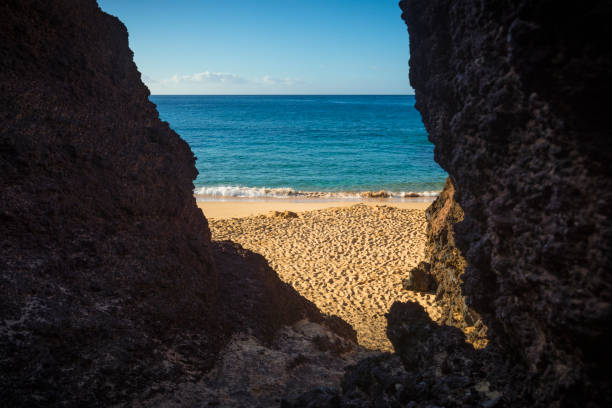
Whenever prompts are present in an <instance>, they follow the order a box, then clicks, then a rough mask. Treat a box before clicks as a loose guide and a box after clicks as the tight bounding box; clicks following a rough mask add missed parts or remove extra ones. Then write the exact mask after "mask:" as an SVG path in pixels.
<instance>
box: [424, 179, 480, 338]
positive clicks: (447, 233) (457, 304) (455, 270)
mask: <svg viewBox="0 0 612 408" xmlns="http://www.w3.org/2000/svg"><path fill="white" fill-rule="evenodd" d="M425 213H426V217H427V243H426V246H425V261H424V262H421V263H420V264H419V266H418V267H417V268H416V269H417V270H419V272H421V273H426V274H427V275H428V276H429V277H430V279H431V280H433V281H434V282H435V284H434V285H431V284H430V285H431V286H435V287H436V288H437V290H436V300H437V301H438V302H439V303H440V306H441V309H442V310H443V312H442V316H441V318H440V321H439V323H441V324H445V325H449V326H455V327H458V328H460V329H462V330H463V332H464V333H465V334H466V336H467V338H468V341H469V342H470V343H472V344H474V345H475V346H476V347H483V346H485V345H486V343H487V340H486V329H487V328H486V326H484V324H483V323H482V320H481V319H480V316H479V315H478V313H476V312H475V311H474V310H473V309H472V308H470V307H468V306H467V305H466V303H465V296H464V295H463V292H462V283H463V273H464V272H465V266H466V262H465V259H464V257H463V255H462V254H461V251H460V250H459V248H457V246H456V244H455V225H456V224H457V223H458V222H460V221H462V220H463V210H462V209H461V207H460V206H459V204H457V202H456V201H455V188H454V186H453V184H452V182H451V181H450V179H447V180H446V184H445V185H444V189H443V190H442V191H441V192H440V195H439V196H438V197H437V198H436V200H435V201H434V202H433V203H432V204H431V205H430V206H429V207H428V208H427V210H426V211H425ZM415 272H416V271H415V270H413V271H412V273H415Z"/></svg>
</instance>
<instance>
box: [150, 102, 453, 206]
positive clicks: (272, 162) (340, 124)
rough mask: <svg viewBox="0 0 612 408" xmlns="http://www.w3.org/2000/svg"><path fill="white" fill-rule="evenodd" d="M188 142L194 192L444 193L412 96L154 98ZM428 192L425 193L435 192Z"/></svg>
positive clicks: (279, 193) (286, 193)
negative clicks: (193, 168) (193, 157)
mask: <svg viewBox="0 0 612 408" xmlns="http://www.w3.org/2000/svg"><path fill="white" fill-rule="evenodd" d="M151 100H152V101H153V102H154V103H155V104H156V105H157V109H158V110H159V113H160V116H161V118H162V119H163V120H165V121H167V122H169V123H170V126H171V127H172V129H174V130H175V131H176V132H177V133H178V134H179V135H181V137H183V138H184V139H185V140H186V141H187V142H188V143H189V145H190V146H191V149H192V150H193V152H194V154H195V155H196V157H198V158H199V159H198V160H197V162H196V167H197V169H198V171H199V175H198V177H197V179H196V180H195V182H194V184H195V186H196V190H195V192H196V194H208V195H217V196H219V195H221V196H285V195H289V194H294V193H295V192H298V191H299V192H334V193H333V195H341V194H344V192H359V191H379V190H386V191H388V192H392V193H394V195H397V196H401V195H403V193H406V192H421V193H423V192H435V191H439V190H441V189H442V187H443V185H444V180H445V178H446V173H445V172H444V171H443V170H442V169H441V168H440V167H439V166H438V165H437V164H436V163H435V162H434V160H433V145H432V144H431V143H430V142H429V141H428V140H427V133H426V131H425V128H424V126H423V123H422V122H421V116H420V114H419V112H418V111H417V110H416V109H415V108H414V97H413V96H328V95H325V96H165V95H164V96H161V95H154V96H151ZM429 194H430V193H425V194H424V195H429Z"/></svg>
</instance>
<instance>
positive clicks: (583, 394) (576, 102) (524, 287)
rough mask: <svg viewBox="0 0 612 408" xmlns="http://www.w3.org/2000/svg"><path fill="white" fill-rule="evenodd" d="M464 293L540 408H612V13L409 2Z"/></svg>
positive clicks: (416, 63)
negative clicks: (451, 194)
mask: <svg viewBox="0 0 612 408" xmlns="http://www.w3.org/2000/svg"><path fill="white" fill-rule="evenodd" d="M400 6H401V8H402V9H403V10H404V13H403V18H404V19H405V20H406V23H407V25H408V30H409V33H410V50H411V52H410V55H411V60H410V80H411V84H412V86H413V87H414V88H415V90H416V102H417V105H416V106H417V108H418V109H419V111H420V112H421V114H422V117H423V121H424V123H425V125H426V127H427V130H428V132H429V136H430V139H431V140H432V142H433V143H435V145H436V149H435V157H436V160H437V161H438V162H439V163H440V165H441V166H442V167H443V168H444V169H445V170H447V171H448V173H449V174H450V177H451V179H452V182H453V184H454V186H455V188H456V193H455V198H456V200H457V202H458V203H459V204H460V206H461V208H463V210H464V211H465V219H464V220H463V222H461V223H459V224H457V225H456V228H455V239H456V243H457V246H458V247H459V248H460V250H461V252H462V253H463V254H464V256H465V258H466V260H467V263H468V266H467V268H466V272H465V274H464V281H465V288H464V295H465V296H466V297H467V300H468V304H469V305H470V307H472V308H473V309H474V310H476V311H477V312H478V313H480V314H481V315H482V316H483V319H484V322H485V324H486V325H487V326H488V327H489V331H490V336H491V337H492V340H493V341H495V342H497V343H498V344H499V345H500V346H501V347H502V348H503V350H504V352H505V353H507V358H508V359H516V361H518V362H522V363H523V364H525V365H526V366H527V367H528V370H527V373H525V378H526V381H525V383H524V392H525V394H526V395H530V396H531V397H532V398H533V399H534V404H540V405H549V404H557V403H558V404H561V405H568V406H571V405H583V404H586V403H587V402H591V403H593V404H597V405H610V394H609V392H608V391H609V386H610V374H609V373H610V371H609V366H610V363H611V362H612V361H610V360H611V357H610V353H608V352H607V347H608V344H610V342H611V341H612V333H611V331H612V320H611V316H612V304H611V302H612V275H610V273H609V270H610V265H612V260H611V259H610V258H611V257H612V248H611V246H612V224H611V221H610V218H611V217H610V215H611V212H612V206H611V205H610V203H611V202H612V177H611V172H612V166H610V163H611V162H612V142H611V139H610V137H609V133H610V128H611V126H610V114H609V103H608V102H607V101H608V99H609V95H610V93H611V91H612V82H611V81H610V80H609V73H610V72H612V58H611V55H610V54H611V53H610V48H609V38H611V37H612V35H611V34H612V33H611V31H612V30H611V28H610V24H609V21H610V18H611V17H612V15H611V13H612V6H611V5H610V3H609V2H606V1H593V2H571V3H570V2H562V3H559V2H553V1H542V0H541V1H532V0H529V1H527V0H516V1H505V2H482V1H477V0H470V1H461V2H454V1H450V0H438V1H425V0H404V1H401V2H400Z"/></svg>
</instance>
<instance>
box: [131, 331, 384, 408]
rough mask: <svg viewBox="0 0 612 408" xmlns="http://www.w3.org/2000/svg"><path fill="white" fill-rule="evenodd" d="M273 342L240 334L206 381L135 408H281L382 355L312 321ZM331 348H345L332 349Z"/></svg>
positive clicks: (336, 383) (333, 384)
mask: <svg viewBox="0 0 612 408" xmlns="http://www.w3.org/2000/svg"><path fill="white" fill-rule="evenodd" d="M323 339H324V340H323ZM270 340H271V341H269V342H265V343H264V342H262V341H261V340H260V339H257V338H256V337H253V336H252V335H250V334H248V333H244V332H242V333H237V334H235V335H234V336H233V337H232V340H231V341H230V343H229V344H228V345H227V347H225V348H224V349H223V350H222V351H221V353H220V357H219V360H218V361H217V364H216V365H215V367H214V368H213V369H212V370H211V371H210V372H208V373H207V374H206V375H205V376H204V377H203V378H202V379H201V380H199V381H197V382H186V383H183V384H179V385H178V387H176V389H175V390H174V391H173V392H171V393H168V392H165V393H157V395H155V396H153V397H152V398H144V399H140V400H139V401H135V402H134V403H133V404H131V406H133V407H151V406H154V407H167V408H170V407H176V408H178V407H207V406H219V407H224V408H232V407H235V408H243V407H261V408H264V407H265V408H268V407H269V408H273V407H274V408H276V407H278V406H279V405H280V404H281V401H282V400H286V399H289V400H291V399H295V398H299V395H300V394H302V393H304V392H305V391H308V390H311V389H313V388H315V389H320V388H323V389H328V388H331V389H332V390H334V389H335V387H339V386H340V382H341V380H342V377H343V374H344V369H345V367H346V366H347V365H349V364H355V363H357V362H358V361H359V360H361V359H363V358H366V357H369V356H372V355H377V354H379V353H377V352H371V351H366V350H365V349H363V348H360V347H358V346H357V345H356V344H355V343H353V342H351V341H349V340H346V339H344V338H341V337H339V336H338V335H337V334H335V333H333V332H332V331H330V330H329V329H327V328H326V327H324V326H321V325H319V324H316V323H313V322H310V321H308V320H301V321H299V322H297V323H295V324H293V325H291V326H286V327H284V328H282V329H280V330H277V331H276V332H275V334H274V336H273V337H272V338H271V339H270ZM328 344H342V345H343V347H341V348H335V349H330V348H329V347H327V346H326V345H328ZM153 387H157V385H154V386H153ZM306 398H307V399H308V400H311V398H310V397H306Z"/></svg>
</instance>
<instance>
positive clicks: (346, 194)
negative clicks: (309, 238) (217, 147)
mask: <svg viewBox="0 0 612 408" xmlns="http://www.w3.org/2000/svg"><path fill="white" fill-rule="evenodd" d="M376 191H378V190H376ZM367 193H368V191H299V190H294V189H292V188H289V187H282V188H268V187H244V186H205V187H197V188H196V189H195V190H194V194H195V195H196V196H204V197H211V198H320V199H328V198H329V199H333V198H337V199H361V198H364V196H367ZM385 193H387V195H388V197H391V198H399V199H403V198H418V197H437V196H438V195H439V194H440V192H439V191H385Z"/></svg>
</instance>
